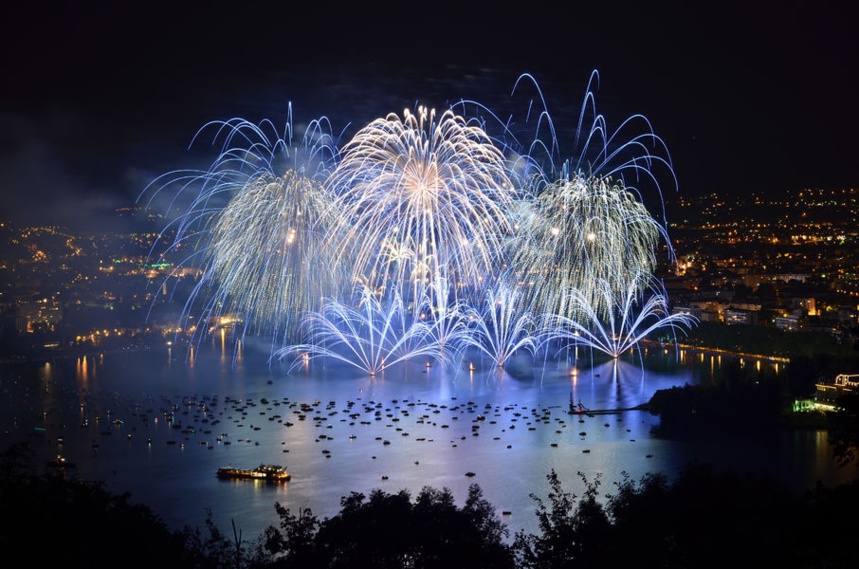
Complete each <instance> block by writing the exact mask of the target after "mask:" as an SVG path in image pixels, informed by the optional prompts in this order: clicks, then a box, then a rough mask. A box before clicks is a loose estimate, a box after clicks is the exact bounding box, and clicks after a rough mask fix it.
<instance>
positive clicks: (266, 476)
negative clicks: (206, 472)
mask: <svg viewBox="0 0 859 569" xmlns="http://www.w3.org/2000/svg"><path fill="white" fill-rule="evenodd" d="M218 478H242V479H250V480H264V481H267V482H285V481H287V480H289V479H290V478H292V476H290V474H289V472H287V470H286V468H284V467H283V466H280V465H278V464H260V465H259V466H257V467H256V468H234V467H232V466H223V467H221V468H218Z"/></svg>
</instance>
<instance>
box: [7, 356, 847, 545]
mask: <svg viewBox="0 0 859 569" xmlns="http://www.w3.org/2000/svg"><path fill="white" fill-rule="evenodd" d="M186 355H187V354H186V353H184V352H183V353H177V351H176V349H173V350H172V351H171V350H169V349H167V348H162V349H157V350H150V351H137V352H127V353H107V354H103V355H97V356H88V357H79V358H68V359H61V358H58V359H56V360H52V361H49V362H47V361H46V362H38V363H26V364H6V365H4V366H3V367H2V375H0V433H2V435H0V448H2V449H4V450H5V449H6V448H8V446H9V445H10V444H11V443H13V442H16V441H21V440H29V441H31V443H32V447H33V449H34V450H35V451H36V453H37V456H38V458H39V462H38V463H37V464H38V465H43V464H45V463H44V461H47V460H50V459H51V458H53V457H54V456H55V455H56V454H58V453H61V454H63V455H65V456H66V457H67V458H68V459H69V460H72V461H75V462H76V468H74V469H71V470H69V471H68V474H67V475H70V476H77V477H79V478H81V479H95V480H102V481H104V482H105V483H106V484H107V487H108V488H109V489H111V490H112V491H115V492H130V493H131V497H132V500H133V501H136V502H142V503H145V504H147V505H149V506H150V507H152V509H153V510H154V511H155V512H156V513H157V514H158V515H159V516H161V517H162V518H163V519H164V520H165V521H166V522H167V523H168V524H169V525H170V526H172V527H175V528H180V527H182V526H184V525H186V524H188V525H192V526H198V527H201V528H202V527H203V522H204V520H205V517H206V512H207V511H208V510H211V512H212V514H213V516H214V519H215V521H216V523H217V524H218V525H219V526H220V527H221V528H222V529H223V530H224V531H225V532H227V535H228V536H232V529H231V528H232V526H231V523H232V522H235V524H236V526H237V527H238V528H239V529H240V530H241V531H242V535H243V537H244V538H245V539H253V538H255V537H258V536H259V535H260V534H261V533H262V532H263V530H264V529H265V528H266V527H268V526H269V525H277V521H278V520H277V517H276V514H275V510H274V504H275V503H276V502H279V503H281V504H282V505H284V506H285V507H288V508H290V509H292V510H293V511H294V512H295V511H297V509H298V508H310V509H311V510H312V511H313V512H314V514H316V515H317V516H320V517H328V516H332V515H334V514H336V513H337V512H338V511H339V508H340V500H341V498H342V497H344V496H347V495H348V494H349V493H350V492H353V491H354V492H361V493H364V494H368V493H369V492H370V491H371V490H373V489H376V488H380V489H382V490H384V491H386V492H396V491H399V490H403V489H405V490H408V491H410V492H411V493H412V495H413V496H414V495H416V494H417V493H418V492H419V491H420V489H421V488H422V487H424V486H431V487H434V488H438V489H441V488H449V489H450V490H451V491H452V493H453V495H454V497H455V499H456V500H457V504H458V505H462V504H463V503H464V500H465V497H466V495H467V490H468V487H469V485H470V484H472V483H476V484H479V485H480V487H481V488H482V490H483V495H484V497H485V498H486V499H487V500H489V501H490V502H491V503H492V504H493V506H495V507H496V509H497V511H498V515H499V516H500V517H501V519H502V521H503V522H504V523H505V524H506V525H507V527H508V529H509V530H510V536H511V537H512V535H513V534H514V533H515V532H516V531H519V530H524V531H529V532H536V531H537V519H536V516H535V514H534V511H535V506H536V504H535V502H534V501H533V499H532V498H531V497H530V495H531V494H532V493H534V494H536V495H537V496H539V497H541V498H543V499H546V497H547V494H548V484H547V481H546V476H547V474H549V472H550V471H551V470H555V471H556V472H557V473H558V474H559V476H560V479H561V481H562V482H563V485H564V488H565V490H567V491H570V492H575V493H577V494H580V493H581V490H582V489H583V488H584V486H583V482H582V480H581V477H580V476H579V474H578V473H582V474H583V475H584V476H585V477H586V478H587V479H588V480H591V481H593V480H595V479H596V478H597V477H601V480H602V486H601V490H602V491H603V494H605V493H611V492H612V490H613V489H614V486H613V483H614V482H617V481H619V480H620V479H621V477H622V475H623V473H627V474H628V475H629V476H630V477H631V478H633V479H635V480H638V479H640V478H641V476H642V475H644V474H646V473H649V472H651V473H652V472H663V473H665V474H667V475H669V476H671V475H674V474H676V473H677V472H679V470H680V469H681V468H682V467H683V466H685V465H686V464H688V463H689V461H692V460H700V461H705V462H709V463H712V464H714V465H715V466H716V467H717V468H718V469H733V470H738V471H746V470H750V471H754V472H757V473H767V474H770V475H772V476H774V477H775V478H776V479H778V480H780V481H782V482H783V483H785V484H787V485H788V486H790V487H791V488H794V489H796V490H797V491H799V490H802V489H805V488H812V487H813V486H814V484H815V483H816V482H817V481H818V480H819V481H821V482H823V483H825V484H829V485H831V484H835V483H838V482H843V481H846V480H848V479H850V477H852V476H854V475H855V469H853V468H849V469H839V468H838V467H837V466H835V465H834V464H833V461H832V459H831V454H830V450H829V446H828V444H827V442H826V435H825V433H822V432H814V431H812V432H786V433H782V434H780V435H778V440H775V441H766V442H761V441H759V440H758V439H757V438H751V437H749V438H746V437H731V438H726V439H725V440H722V441H720V442H719V443H718V444H715V443H709V444H700V443H699V444H691V443H684V442H678V441H667V440H660V439H657V438H654V437H653V436H651V434H650V431H651V428H652V427H653V426H654V425H656V424H657V423H658V418H657V417H654V416H652V415H650V414H649V413H648V412H646V411H638V410H632V411H623V412H619V413H614V414H604V415H603V414H594V415H587V414H584V415H570V414H569V413H568V407H569V402H570V399H571V397H572V399H573V400H574V401H575V402H581V403H582V404H583V405H585V406H586V407H587V408H589V409H591V410H595V409H617V408H630V407H634V406H636V405H639V404H641V403H645V402H647V401H648V400H649V399H650V397H651V396H652V395H653V393H654V392H655V391H657V390H659V389H666V388H669V387H672V386H675V385H684V384H686V383H689V384H698V383H701V382H709V381H712V380H713V378H715V377H718V375H719V373H720V372H721V370H722V369H723V365H724V364H723V358H726V356H718V355H708V354H703V353H694V354H693V353H687V352H685V351H681V352H674V351H670V352H664V351H663V350H656V349H651V350H645V351H644V361H645V364H644V366H643V367H642V365H641V364H640V363H639V361H638V360H636V361H635V362H633V361H632V359H631V358H630V357H625V358H622V359H620V360H618V361H617V362H609V363H605V364H601V365H599V366H592V365H589V364H588V365H582V364H581V363H580V362H579V361H577V360H576V359H574V358H568V359H563V360H560V361H553V362H549V363H546V364H545V365H539V366H538V365H534V362H533V361H532V360H530V359H517V360H514V361H513V362H511V364H510V365H509V366H508V368H507V369H506V371H505V372H503V373H499V372H498V370H497V369H494V368H492V367H491V366H489V369H480V368H481V366H480V364H479V362H477V363H478V365H477V367H478V370H475V371H468V369H467V368H465V369H462V370H458V371H454V370H450V369H441V368H438V367H428V366H426V365H425V363H420V362H412V363H410V364H409V365H407V366H404V367H402V368H400V369H391V370H388V371H386V372H385V374H384V375H381V376H377V377H375V378H371V377H367V376H366V375H365V374H363V373H361V372H360V371H357V370H354V369H351V368H344V367H341V366H333V365H329V366H326V367H324V368H323V367H322V366H321V365H320V364H318V363H316V362H314V363H313V364H312V367H311V368H308V369H303V370H298V371H295V372H293V373H291V374H286V373H285V370H283V369H280V368H278V367H275V368H270V367H269V365H268V362H267V361H266V357H265V356H264V355H262V354H256V355H252V354H247V353H246V354H245V355H244V356H243V357H241V358H239V359H238V360H236V361H233V359H232V356H231V354H227V353H225V352H224V351H223V350H219V349H214V348H213V349H211V350H207V351H206V352H205V353H203V354H196V355H195V357H194V359H193V361H188V360H187V358H186ZM744 365H758V366H760V365H769V366H771V365H775V364H772V363H767V362H758V361H754V360H750V361H746V362H744ZM781 365H784V364H781ZM260 463H275V464H281V465H284V466H286V467H287V468H288V470H289V471H290V473H291V475H292V479H291V480H290V481H289V482H288V483H284V484H278V485H273V484H265V483H258V482H249V481H224V480H220V479H218V478H217V477H216V476H215V473H216V471H217V469H218V467H220V466H227V465H232V466H238V467H254V466H257V465H259V464H260ZM43 468H47V467H46V466H45V467H43ZM467 473H473V476H468V475H467Z"/></svg>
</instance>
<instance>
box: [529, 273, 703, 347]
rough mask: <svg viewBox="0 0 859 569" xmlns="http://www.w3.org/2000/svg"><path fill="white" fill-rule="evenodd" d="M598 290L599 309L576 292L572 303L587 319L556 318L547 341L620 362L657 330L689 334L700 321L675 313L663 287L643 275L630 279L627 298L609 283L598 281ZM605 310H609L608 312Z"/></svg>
mask: <svg viewBox="0 0 859 569" xmlns="http://www.w3.org/2000/svg"><path fill="white" fill-rule="evenodd" d="M643 281H649V282H643ZM596 290H597V291H598V292H599V293H600V294H601V296H602V299H601V302H600V303H599V308H597V307H596V306H594V303H593V299H592V298H591V297H590V296H586V295H585V294H583V292H582V291H581V290H579V289H572V290H571V291H570V296H571V303H572V304H573V305H574V307H575V312H576V313H577V314H580V315H583V317H580V318H576V319H573V318H567V317H565V316H561V315H556V316H554V317H553V319H554V321H555V322H554V323H553V325H552V326H551V327H550V328H549V329H548V332H547V335H546V337H545V339H544V341H548V342H555V341H562V342H569V343H570V344H573V345H578V346H586V347H589V348H592V349H595V350H598V351H600V352H603V353H605V354H607V355H609V356H611V357H613V358H617V357H618V356H620V355H621V354H623V353H625V352H627V351H628V350H631V349H633V348H635V347H637V346H638V344H639V343H640V342H641V340H642V339H644V338H646V337H647V336H648V335H650V334H652V333H654V332H656V331H657V330H664V331H667V332H670V333H672V334H675V333H676V332H678V331H682V332H685V331H686V330H688V329H690V328H691V327H692V326H693V325H694V324H695V323H696V321H697V320H696V318H695V317H694V316H692V315H691V314H688V313H671V312H670V311H669V308H668V298H667V296H666V295H665V291H664V289H663V288H662V286H661V285H659V284H658V283H657V282H655V281H653V280H651V279H650V277H649V276H646V275H642V274H640V273H639V274H638V275H636V276H634V277H632V278H630V279H629V281H628V283H627V287H626V290H625V292H624V293H623V294H617V292H616V290H615V287H614V285H613V284H612V283H610V282H608V281H606V280H605V279H599V280H598V281H597V283H596ZM643 290H644V291H646V293H644V292H642V291H643ZM605 306H608V307H609V310H607V311H606V310H605V309H604V308H603V307H605ZM562 349H563V348H562Z"/></svg>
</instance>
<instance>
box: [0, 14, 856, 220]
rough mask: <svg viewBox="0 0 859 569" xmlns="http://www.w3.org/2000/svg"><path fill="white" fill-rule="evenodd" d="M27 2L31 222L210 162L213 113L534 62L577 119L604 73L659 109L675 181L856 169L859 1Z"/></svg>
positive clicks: (24, 133)
mask: <svg viewBox="0 0 859 569" xmlns="http://www.w3.org/2000/svg"><path fill="white" fill-rule="evenodd" d="M16 4H26V6H22V5H16V6H15V7H8V6H7V7H4V9H3V12H4V13H3V17H2V18H0V20H2V23H0V26H2V29H0V42H2V50H0V53H2V55H0V57H2V58H3V59H4V61H3V67H2V69H3V74H4V80H3V83H4V87H3V90H2V95H0V96H2V105H0V127H2V128H0V188H2V195H3V199H2V206H0V219H4V220H9V221H12V222H14V223H18V224H30V223H59V224H63V225H69V226H72V227H74V226H79V225H80V224H81V223H84V224H86V225H87V226H90V227H95V226H100V224H101V223H103V219H109V218H111V217H112V212H113V210H114V209H115V208H117V207H122V206H128V205H133V204H134V202H135V200H136V199H137V198H138V196H139V194H140V192H141V190H142V189H143V188H144V187H145V185H146V184H147V183H148V182H149V181H151V180H152V179H153V178H154V177H155V176H157V175H159V174H162V173H165V172H167V171H170V170H173V169H176V168H186V167H200V166H204V165H205V164H203V163H202V162H200V163H195V160H200V158H199V157H198V156H197V154H196V153H190V152H189V151H188V150H187V148H188V145H189V143H190V142H191V138H192V137H193V135H194V134H195V132H196V131H197V130H198V129H199V128H200V127H201V126H203V124H205V123H206V122H207V121H210V120H220V119H228V118H230V117H241V118H245V119H248V120H250V121H251V122H259V121H260V120H262V119H266V118H269V119H272V120H273V121H274V122H275V124H279V125H283V124H284V121H285V117H286V109H287V107H288V105H289V104H290V103H291V104H292V106H293V114H294V117H295V120H296V122H300V121H306V120H310V119H313V118H317V117H319V116H320V115H326V116H330V117H331V119H332V122H333V123H334V124H335V126H336V128H343V129H344V130H346V131H348V128H351V129H352V132H354V130H355V128H358V127H360V126H363V125H364V124H366V123H367V122H369V121H371V120H373V119H374V118H379V117H382V116H384V115H386V114H387V113H389V112H395V113H398V114H399V113H402V110H403V109H404V108H413V107H414V106H415V103H416V102H421V103H424V104H426V105H429V106H431V107H436V108H443V107H445V106H446V105H448V104H450V103H453V102H456V101H457V100H460V99H475V100H478V101H486V102H491V101H494V100H502V99H504V98H505V97H508V96H509V95H510V91H511V90H512V89H513V86H514V84H515V81H516V79H517V77H519V76H520V75H521V74H523V73H529V74H531V75H533V76H534V77H535V79H536V80H537V82H538V83H539V85H540V87H541V88H542V90H543V91H544V94H545V95H546V96H547V99H548V101H549V103H550V108H549V112H550V113H551V114H552V115H553V116H556V117H557V119H558V120H559V122H563V123H564V124H561V125H559V126H560V127H561V128H564V129H573V128H574V127H575V124H574V123H573V121H572V119H571V117H572V118H575V117H576V116H577V112H578V107H579V106H580V104H581V102H582V99H583V95H584V92H585V88H586V85H587V82H588V79H589V78H590V76H591V73H592V72H593V71H598V73H599V86H598V88H597V89H596V91H595V92H596V101H597V109H598V111H599V112H601V113H602V114H604V115H605V117H606V119H607V120H608V122H609V125H610V126H611V127H613V128H617V127H618V126H619V125H620V123H621V122H622V121H623V120H624V119H625V118H627V117H628V116H630V115H633V114H642V115H644V116H646V117H647V118H648V119H649V120H650V122H651V123H652V126H653V129H654V131H655V132H656V134H657V135H659V136H660V137H661V138H662V139H663V140H664V141H665V143H666V145H667V147H668V150H669V152H670V154H671V158H672V160H673V163H674V171H675V173H676V175H677V178H678V187H677V189H676V192H677V193H679V194H683V195H689V196H695V195H699V194H704V193H710V192H717V193H721V194H725V195H730V194H748V193H749V192H752V191H761V192H767V193H774V194H778V193H780V192H786V191H792V190H798V189H802V188H805V187H815V188H825V189H843V188H849V187H857V186H859V158H857V156H859V152H857V151H859V144H857V142H856V133H857V131H859V113H857V111H856V103H855V101H856V100H857V97H859V89H857V88H859V65H858V64H857V63H859V39H857V38H859V32H857V28H856V22H857V21H859V18H857V17H856V16H857V15H859V14H857V13H856V8H853V7H850V6H849V5H850V4H851V3H847V2H839V3H833V4H832V5H829V4H827V3H825V2H764V3H761V2H748V3H746V2H743V3H740V2H733V1H730V2H718V3H707V4H706V5H704V4H702V5H701V6H700V7H695V8H690V7H689V6H693V5H695V4H694V3H693V4H689V3H662V4H660V6H658V7H655V6H651V5H649V4H651V3H630V4H631V5H632V6H637V7H636V8H632V7H630V6H628V5H626V4H624V3H608V2H600V3H599V6H598V7H597V6H587V5H583V6H579V5H578V3H575V4H570V5H569V6H570V8H569V9H567V10H564V11H559V8H558V7H557V6H560V5H561V4H560V3H555V7H550V6H549V4H546V5H543V4H542V3H541V2H533V1H529V2H524V3H522V4H521V5H520V6H518V7H515V6H514V7H504V5H505V4H506V3H497V5H496V10H495V11H493V10H489V9H487V8H482V9H480V10H478V9H473V8H469V7H468V6H469V5H468V3H464V2H453V3H450V4H447V3H441V2H437V3H408V4H402V3H401V4H400V5H399V6H400V7H398V8H394V9H387V10H384V11H383V10H381V9H378V8H376V7H375V5H374V4H371V3H352V5H351V7H347V8H344V7H336V6H335V4H333V3H329V2H324V3H323V2H318V3H315V4H313V5H308V6H306V7H305V6H302V7H298V6H297V4H296V3H282V4H284V5H287V6H289V8H272V7H271V5H267V4H266V3H255V2H249V1H243V2H234V3H231V4H225V3H218V2H206V3H194V2H181V3H180V2H176V3H175V4H176V5H177V6H178V5H180V4H181V7H175V6H173V5H172V4H173V3H162V2H159V1H151V2H115V3H114V2H110V3H109V2H84V1H64V2H56V1H55V2H30V3H16ZM272 5H275V4H272ZM684 5H685V6H686V7H684ZM403 6H406V7H405V8H403ZM562 119H563V120H562ZM347 125H351V126H349V127H347ZM207 156H208V160H209V161H210V159H211V158H212V157H213V155H212V154H209V155H207Z"/></svg>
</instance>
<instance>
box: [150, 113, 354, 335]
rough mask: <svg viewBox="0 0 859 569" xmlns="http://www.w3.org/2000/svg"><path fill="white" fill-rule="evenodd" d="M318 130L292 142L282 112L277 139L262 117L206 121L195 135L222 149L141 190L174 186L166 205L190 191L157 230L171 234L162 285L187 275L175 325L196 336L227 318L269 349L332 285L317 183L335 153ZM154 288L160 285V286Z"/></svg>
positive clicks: (323, 200)
mask: <svg viewBox="0 0 859 569" xmlns="http://www.w3.org/2000/svg"><path fill="white" fill-rule="evenodd" d="M326 128H327V122H326V121H324V120H319V121H314V122H312V123H310V125H309V126H308V127H307V130H306V131H305V133H304V136H303V138H302V140H301V142H300V143H293V131H292V129H293V127H292V116H291V110H290V117H289V121H288V123H287V128H286V130H285V132H284V133H283V134H282V135H279V134H277V133H276V132H275V131H274V127H273V125H272V123H271V122H269V121H264V122H263V123H261V124H260V125H255V124H252V123H250V122H248V121H246V120H242V119H232V120H229V121H223V122H221V121H219V122H212V123H209V124H207V125H205V126H204V127H203V128H202V129H200V131H198V133H197V135H196V136H195V138H194V140H195V141H196V140H197V139H199V138H200V137H201V133H202V132H203V131H204V130H207V129H215V135H214V137H213V144H216V143H218V142H220V144H221V147H220V153H219V154H218V156H217V158H216V159H215V160H214V162H213V163H212V165H211V166H210V167H209V169H207V170H205V171H196V170H188V171H180V172H171V173H168V174H165V175H163V176H161V177H159V178H158V179H156V180H155V181H154V182H153V183H152V184H150V186H149V187H148V188H147V191H152V192H153V195H152V196H151V197H150V204H151V203H152V202H153V201H154V200H155V199H156V198H157V197H158V196H159V195H160V194H161V193H163V192H165V190H166V189H167V188H176V189H177V191H176V192H175V194H174V196H173V198H172V200H171V203H170V205H169V206H168V210H170V209H172V208H174V207H175V204H177V203H179V202H180V201H182V196H183V195H190V196H191V202H190V205H188V206H187V207H186V208H185V209H184V210H182V211H183V213H182V215H180V216H178V217H177V218H176V219H173V220H172V221H171V222H170V225H169V226H168V228H167V229H166V230H165V231H164V232H163V233H162V235H165V236H166V235H168V234H170V233H171V232H175V237H174V239H173V242H172V245H171V246H170V247H169V248H168V251H167V253H166V254H165V259H167V260H169V261H170V262H171V263H172V264H173V266H174V270H173V271H172V272H171V274H170V276H169V277H168V279H167V281H171V280H172V281H174V283H175V284H179V283H181V281H182V280H183V279H182V275H187V274H189V273H191V274H193V275H194V278H195V284H194V285H193V289H192V291H191V293H190V294H189V295H188V299H187V301H186V304H185V307H184V309H183V328H185V329H190V330H194V332H193V334H194V335H195V336H196V338H197V340H198V341H199V340H202V339H203V338H204V337H206V336H207V335H208V334H209V333H210V332H212V331H214V330H215V328H216V327H215V324H216V323H217V322H219V321H221V320H223V319H225V318H229V320H230V321H231V322H233V323H237V325H234V328H233V330H234V331H235V332H236V333H237V334H238V337H239V338H242V337H244V335H245V334H248V333H250V334H254V335H268V336H270V338H271V340H272V343H273V345H278V344H280V345H284V344H286V343H288V341H290V340H292V339H293V337H294V335H295V334H296V332H297V328H298V325H299V323H300V319H301V318H302V316H303V315H304V313H305V312H308V311H312V310H314V309H318V307H319V306H320V305H321V302H322V299H323V298H326V297H329V296H332V295H334V294H335V292H336V290H338V287H339V286H341V285H340V282H339V281H338V280H337V278H336V277H337V275H338V273H339V272H338V271H337V270H336V269H334V268H332V267H330V266H327V265H326V264H325V263H324V262H322V260H323V259H324V258H325V257H324V256H323V255H321V254H320V252H321V250H322V247H321V243H322V241H323V239H324V237H325V235H326V234H327V225H328V220H327V219H326V218H325V215H326V213H327V212H328V211H329V210H328V206H329V204H330V198H329V196H328V195H327V194H326V193H325V187H324V185H323V183H322V182H323V180H324V179H325V178H326V177H327V175H328V173H329V171H330V170H329V168H328V165H329V164H330V163H332V162H333V161H334V160H335V158H336V150H335V147H334V139H333V137H331V136H330V135H329V134H327V132H328V131H327V130H326ZM192 144H193V142H192ZM171 230H172V231H171ZM185 250H190V251H191V253H190V254H188V255H187V256H186V255H183V252H184V251H185ZM186 278H187V277H186ZM161 284H162V285H163V286H161V287H159V290H163V291H167V290H168V287H167V286H166V285H167V282H166V281H165V282H164V283H161Z"/></svg>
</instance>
